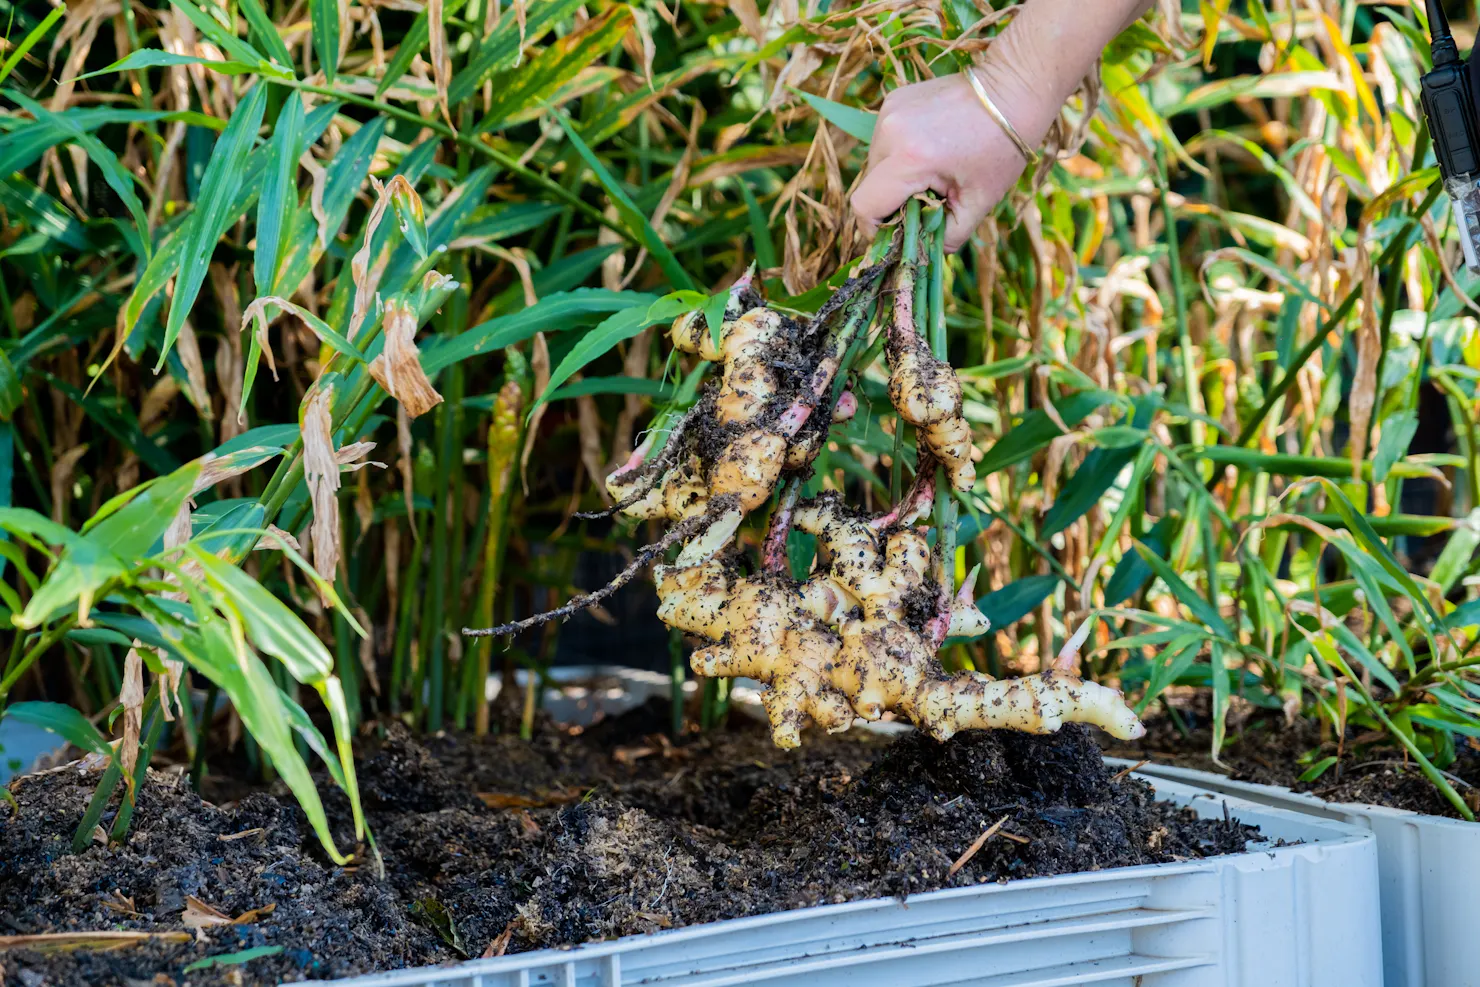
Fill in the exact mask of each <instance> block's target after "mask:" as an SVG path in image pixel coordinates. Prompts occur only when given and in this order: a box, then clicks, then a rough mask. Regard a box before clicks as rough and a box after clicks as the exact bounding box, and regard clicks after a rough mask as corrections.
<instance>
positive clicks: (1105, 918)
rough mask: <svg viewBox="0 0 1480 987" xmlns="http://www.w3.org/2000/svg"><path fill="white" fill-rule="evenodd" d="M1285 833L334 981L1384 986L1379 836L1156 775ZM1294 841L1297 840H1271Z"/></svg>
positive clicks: (708, 986)
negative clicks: (1222, 848)
mask: <svg viewBox="0 0 1480 987" xmlns="http://www.w3.org/2000/svg"><path fill="white" fill-rule="evenodd" d="M1147 780H1148V781H1151V782H1152V783H1153V784H1154V785H1155V786H1156V790H1157V794H1158V795H1159V797H1161V798H1164V799H1168V800H1170V801H1173V802H1177V803H1179V804H1183V805H1191V806H1192V807H1193V809H1194V810H1195V811H1196V812H1197V813H1198V814H1199V815H1202V816H1207V817H1211V818H1223V817H1224V816H1225V814H1226V815H1228V816H1231V817H1232V818H1234V819H1237V820H1239V821H1241V822H1246V823H1251V824H1253V825H1256V826H1258V827H1259V828H1260V830H1261V832H1262V834H1263V835H1264V836H1265V837H1266V838H1267V839H1268V840H1270V841H1271V843H1269V844H1260V845H1258V846H1257V847H1256V848H1254V849H1251V850H1250V851H1248V852H1246V853H1242V854H1235V855H1231V856H1226V857H1214V858H1210V859H1207V860H1196V861H1188V862H1185V863H1173V864H1157V865H1152V866H1146V867H1124V868H1117V869H1113V870H1105V871H1099V872H1094V873H1087V874H1065V875H1061V876H1058V877H1045V878H1033V879H1031V880H1024V881H1014V882H1010V883H1007V884H988V885H980V886H978V887H972V888H954V889H950V890H946V891H935V892H931V893H929V894H921V895H915V896H913V897H911V898H909V899H907V900H904V901H901V900H898V899H894V898H882V899H880V898H876V899H871V900H867V901H856V902H850V903H847V904H843V905H825V906H821V907H817V908H802V909H798V910H796V911H790V912H779V913H776V914H771V915H760V916H755V917H752V918H744V919H734V920H731V921H726V922H713V923H709V924H706V925H697V926H690V927H688V928H683V929H674V930H671V931H668V932H659V933H655V934H652V935H644V936H631V937H628V938H624V939H618V940H614V941H610V942H603V943H596V944H591V945H585V946H578V947H575V948H571V949H546V950H539V951H537V952H530V953H521V954H518V955H515V956H506V957H501V958H499V959H491V960H474V961H471V962H468V963H463V964H460V965H457V966H447V967H427V968H421V969H414V970H402V971H396V972H391V973H381V974H372V975H370V976H364V977H356V978H351V979H347V980H339V981H334V982H333V983H334V984H336V985H338V987H531V985H543V984H548V985H556V987H624V985H636V984H648V985H665V987H677V985H683V987H700V985H703V987H727V985H741V984H754V983H764V984H767V985H773V987H779V985H797V987H800V985H804V984H806V985H827V984H846V985H847V987H874V985H877V987H886V985H887V987H906V985H935V984H940V985H945V984H966V983H970V984H976V985H983V987H1009V985H1011V987H1059V985H1067V984H1109V985H1124V987H1133V985H1135V987H1214V985H1216V987H1235V985H1244V984H1248V985H1258V987H1280V985H1291V987H1379V985H1381V984H1382V955H1381V948H1380V938H1379V934H1378V933H1379V919H1378V908H1377V857H1376V849H1375V845H1374V840H1373V836H1372V834H1371V833H1370V832H1366V831H1364V830H1360V829H1356V828H1354V827H1351V826H1348V825H1346V824H1344V823H1341V822H1337V821H1332V820H1324V819H1317V818H1315V817H1313V816H1310V815H1307V814H1300V813H1294V812H1289V811H1286V810H1282V809H1275V808H1270V807H1267V806H1259V805H1254V804H1253V803H1250V802H1245V801H1243V800H1240V799H1236V798H1228V797H1224V796H1213V795H1210V794H1209V793H1207V792H1199V791H1196V790H1194V789H1191V788H1188V787H1185V786H1183V785H1179V784H1176V783H1175V782H1168V781H1164V780H1159V779H1150V778H1148V779H1147ZM1276 840H1283V841H1286V842H1287V843H1296V845H1287V846H1274V845H1273V841H1276Z"/></svg>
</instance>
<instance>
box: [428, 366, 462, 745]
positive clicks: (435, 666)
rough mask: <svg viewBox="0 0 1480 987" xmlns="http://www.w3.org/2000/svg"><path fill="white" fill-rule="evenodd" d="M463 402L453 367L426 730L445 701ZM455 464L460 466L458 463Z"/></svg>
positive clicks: (441, 424) (443, 443)
mask: <svg viewBox="0 0 1480 987" xmlns="http://www.w3.org/2000/svg"><path fill="white" fill-rule="evenodd" d="M461 404H462V369H461V367H458V366H453V367H452V369H451V374H450V375H449V380H448V386H447V400H446V401H445V402H443V403H442V405H441V408H440V411H441V414H440V415H439V416H438V418H437V439H438V443H437V444H438V448H439V453H438V456H437V472H436V490H435V496H434V497H433V503H434V504H436V511H437V513H436V516H435V518H434V519H433V524H432V594H431V601H430V602H431V612H430V619H429V620H428V622H427V623H428V626H427V627H426V628H424V629H423V634H424V637H423V640H424V641H426V642H427V643H428V644H430V654H429V661H428V663H427V673H428V681H429V688H430V694H429V695H428V696H427V700H428V707H427V729H428V730H430V731H432V732H433V733H436V732H437V731H439V730H441V729H442V721H443V717H444V712H445V708H446V707H445V702H446V691H445V690H446V673H447V669H446V657H447V656H446V640H447V635H446V633H445V631H446V627H447V580H448V576H449V575H450V574H449V573H448V571H447V570H448V547H449V539H450V538H451V536H452V532H451V525H452V514H453V512H454V511H456V510H457V505H456V504H455V503H454V502H453V500H452V486H453V484H452V470H453V467H454V460H455V459H457V460H460V459H461V458H462V457H461V455H460V453H461V449H460V448H459V443H458V434H459V431H460V428H459V421H458V419H459V417H460V416H459V414H458V408H459V406H460V405H461ZM456 465H461V464H460V463H458V464H456Z"/></svg>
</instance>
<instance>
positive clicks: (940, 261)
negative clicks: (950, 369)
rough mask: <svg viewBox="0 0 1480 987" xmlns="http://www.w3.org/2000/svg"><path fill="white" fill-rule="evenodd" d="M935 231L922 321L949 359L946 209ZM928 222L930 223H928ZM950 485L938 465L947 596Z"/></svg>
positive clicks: (935, 348) (940, 548)
mask: <svg viewBox="0 0 1480 987" xmlns="http://www.w3.org/2000/svg"><path fill="white" fill-rule="evenodd" d="M934 212H935V216H934V232H933V233H931V234H930V248H929V249H930V269H929V272H928V275H927V281H926V292H925V302H926V304H925V308H924V310H923V317H922V322H923V323H924V324H925V326H926V327H927V328H928V330H929V333H930V350H931V352H932V353H934V354H935V358H936V359H937V360H940V361H942V362H949V359H948V353H947V347H946V288H945V277H946V225H945V210H944V209H943V208H940V207H937V208H936V209H935V210H934ZM927 225H929V224H927ZM947 489H949V485H948V482H947V480H946V470H945V467H944V466H936V468H935V490H936V494H935V530H936V535H935V537H936V539H937V545H936V555H937V566H938V571H937V572H936V582H937V583H938V585H939V586H940V591H941V593H942V594H944V597H945V599H947V600H949V599H951V598H952V597H953V596H954V595H955V593H956V500H955V498H954V497H950V496H947V494H946V490H947Z"/></svg>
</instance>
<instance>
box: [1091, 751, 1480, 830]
mask: <svg viewBox="0 0 1480 987" xmlns="http://www.w3.org/2000/svg"><path fill="white" fill-rule="evenodd" d="M1105 763H1106V764H1111V765H1114V766H1116V767H1119V768H1128V767H1131V766H1133V765H1139V767H1136V770H1135V773H1136V774H1144V775H1149V776H1152V777H1155V778H1165V779H1168V780H1170V781H1174V782H1180V783H1181V784H1184V785H1190V786H1192V787H1194V788H1210V789H1213V790H1215V791H1219V792H1224V793H1226V794H1229V795H1234V796H1240V795H1242V796H1250V795H1254V796H1263V797H1277V798H1279V800H1280V801H1281V802H1291V803H1297V804H1299V806H1300V811H1307V812H1317V813H1321V814H1323V815H1324V814H1327V813H1329V816H1327V818H1330V819H1332V820H1334V821H1339V820H1341V819H1342V818H1344V817H1345V816H1346V815H1349V814H1350V813H1352V812H1362V813H1369V814H1372V815H1378V816H1391V817H1393V818H1394V819H1405V820H1422V822H1423V823H1424V824H1425V825H1428V826H1446V827H1455V828H1459V829H1464V830H1474V829H1475V827H1477V826H1480V823H1472V822H1467V821H1465V820H1464V819H1454V818H1452V817H1450V816H1436V815H1433V814H1431V813H1427V812H1415V811H1414V810H1412V809H1398V808H1395V807H1393V806H1390V805H1375V804H1373V803H1371V802H1332V801H1329V800H1327V799H1323V798H1320V797H1319V796H1316V795H1311V794H1309V793H1307V792H1297V791H1294V790H1292V789H1289V788H1286V787H1285V786H1284V785H1266V784H1263V783H1261V782H1256V781H1237V780H1235V779H1233V778H1229V777H1227V776H1226V775H1220V774H1218V773H1217V772H1216V771H1203V770H1201V769H1199V768H1184V767H1180V766H1178V765H1174V764H1162V763H1160V762H1158V761H1148V762H1146V763H1144V764H1141V763H1140V762H1138V761H1132V760H1130V759H1129V758H1123V757H1107V758H1105Z"/></svg>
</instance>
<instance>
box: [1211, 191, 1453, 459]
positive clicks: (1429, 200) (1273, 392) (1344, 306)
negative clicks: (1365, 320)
mask: <svg viewBox="0 0 1480 987" xmlns="http://www.w3.org/2000/svg"><path fill="white" fill-rule="evenodd" d="M1442 191H1443V188H1442V186H1441V185H1440V184H1439V183H1437V182H1436V183H1434V186H1433V187H1432V188H1430V189H1429V194H1428V195H1427V196H1425V197H1424V200H1423V203H1422V204H1421V205H1420V206H1419V207H1418V209H1416V210H1415V211H1414V212H1413V214H1412V216H1415V217H1416V216H1422V215H1424V214H1425V213H1427V212H1428V211H1429V209H1430V208H1432V207H1433V205H1434V202H1435V201H1437V200H1438V198H1439V193H1440V192H1442ZM1415 225H1417V221H1416V220H1415V219H1413V218H1412V217H1410V218H1409V220H1408V223H1407V224H1406V226H1405V227H1404V229H1403V231H1402V232H1400V233H1399V234H1397V235H1396V236H1394V237H1393V241H1392V243H1389V244H1388V245H1387V249H1385V250H1384V251H1383V252H1382V255H1381V257H1380V258H1379V259H1378V262H1377V265H1376V266H1377V267H1378V268H1382V269H1386V268H1387V267H1389V266H1390V265H1391V264H1392V263H1393V259H1394V258H1395V257H1397V256H1399V255H1400V254H1402V253H1404V252H1405V251H1406V250H1407V249H1408V237H1409V234H1410V233H1411V232H1412V231H1413V227H1414V226H1415ZM1361 293H1362V286H1361V285H1356V286H1354V287H1353V288H1352V289H1351V290H1350V291H1348V292H1347V293H1346V297H1344V298H1343V299H1342V300H1341V303H1340V304H1339V305H1337V306H1336V310H1335V311H1334V312H1332V313H1331V314H1330V315H1329V316H1328V317H1327V318H1326V321H1325V322H1323V323H1321V325H1320V327H1319V328H1318V329H1316V331H1315V334H1314V335H1313V336H1311V338H1310V340H1309V342H1307V343H1306V344H1305V345H1304V346H1302V347H1301V348H1300V351H1299V352H1298V353H1296V354H1295V356H1294V358H1292V359H1291V361H1290V366H1289V367H1287V368H1286V369H1285V372H1284V375H1283V376H1282V377H1281V378H1280V380H1279V383H1277V384H1275V386H1274V387H1273V388H1271V389H1270V391H1269V393H1267V394H1266V395H1265V396H1264V403H1263V404H1261V405H1260V406H1259V410H1258V411H1256V412H1255V413H1254V417H1253V418H1251V419H1250V420H1249V421H1248V422H1246V423H1244V426H1243V428H1242V429H1241V430H1240V431H1239V434H1238V438H1237V439H1235V440H1234V442H1233V444H1234V445H1239V446H1246V445H1248V444H1249V440H1250V439H1252V438H1253V437H1254V436H1255V434H1256V433H1258V431H1259V427H1260V426H1261V425H1263V424H1264V419H1265V418H1267V417H1269V413H1270V412H1271V411H1273V410H1274V406H1275V403H1276V402H1277V401H1279V400H1280V399H1281V398H1283V397H1284V396H1285V394H1286V393H1288V392H1289V390H1290V388H1291V387H1293V386H1294V385H1295V378H1296V377H1297V376H1299V374H1300V371H1301V369H1302V368H1303V367H1304V366H1305V365H1306V364H1307V363H1309V362H1310V358H1311V357H1313V356H1315V355H1316V351H1317V350H1319V349H1320V348H1321V346H1322V345H1323V344H1324V343H1325V341H1326V337H1327V336H1328V335H1330V334H1331V332H1332V331H1333V330H1334V329H1335V328H1336V327H1337V326H1339V325H1341V322H1342V320H1343V319H1345V318H1346V317H1347V316H1348V315H1349V314H1350V313H1351V310H1352V307H1353V306H1355V305H1356V303H1357V298H1358V296H1360V295H1361Z"/></svg>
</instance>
